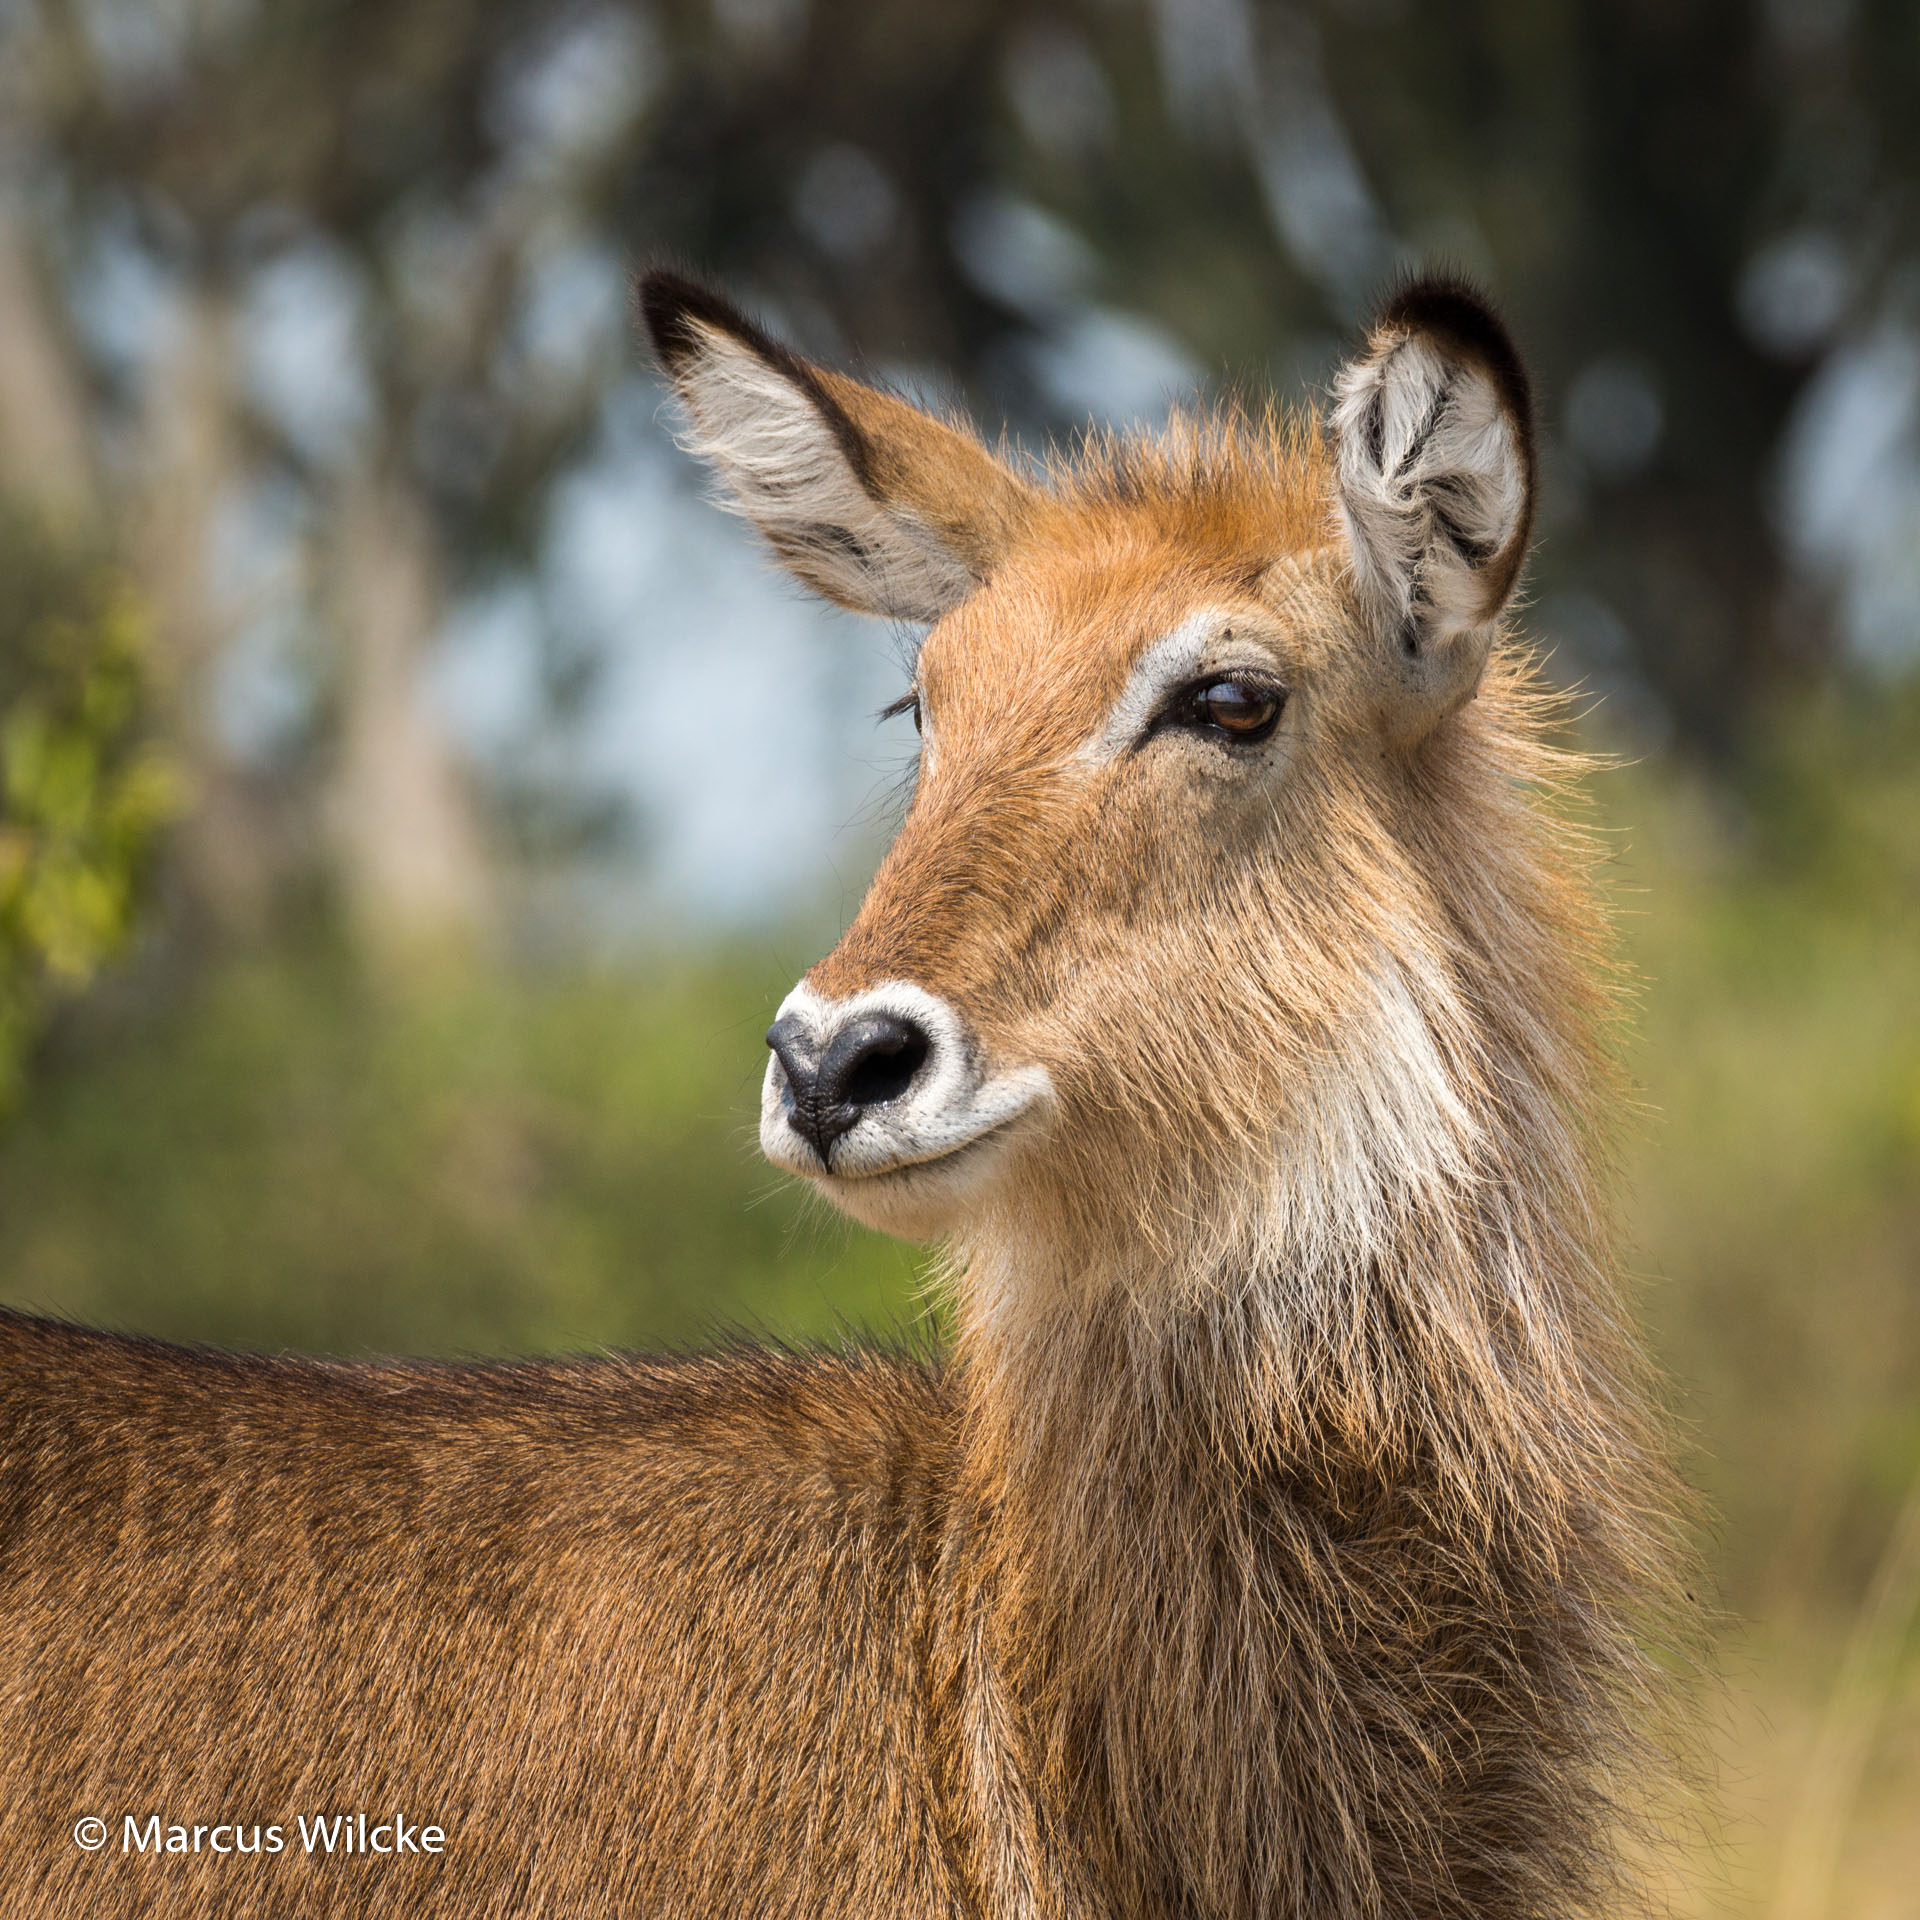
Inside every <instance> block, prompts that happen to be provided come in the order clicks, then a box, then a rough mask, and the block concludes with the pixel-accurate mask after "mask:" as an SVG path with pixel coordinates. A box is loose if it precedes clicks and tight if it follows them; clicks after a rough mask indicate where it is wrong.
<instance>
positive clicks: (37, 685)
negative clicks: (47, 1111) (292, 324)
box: [0, 517, 177, 1111]
mask: <svg viewBox="0 0 1920 1920" xmlns="http://www.w3.org/2000/svg"><path fill="white" fill-rule="evenodd" d="M0 578H4V579H5V581H6V583H7V590H6V594H5V596H4V598H0V1111H4V1110H5V1109H7V1108H9V1107H11V1106H12V1105H13V1104H14V1102H15V1101H16V1100H17V1098H18V1095H19V1091H20V1079H21V1073H22V1068H23V1064H24V1060H25V1056H26V1052H27V1049H28V1048H29V1047H30V1046H31V1044H32V1042H33V1040H34V1038H35V1036H36V1034H37V1033H38V1031H39V1029H40V1026H41V1024H42V1022H43V1020H44V1019H45V1017H46V1014H47V1012H48V1010H49V1008H50V1006H51V1005H52V1004H53V1003H54V1002H56V1001H57V1000H58V999H59V998H61V997H62V996H64V995H69V994H71V993H73V992H74V991H76V990H77V989H79V988H81V987H84V986H85V985H86V984H87V983H88V982H89V981H90V980H91V979H92V978H93V976H94V974H95V972H96V970H97V969H98V968H99V966H100V965H101V963H102V962H103V961H104V960H106V959H108V958H110V957H111V956H112V955H114V954H116V953H118V952H119V951H120V950H121V949H122V948H123V947H124V946H125V945H126V943H127V940H128V938H129V936H130V935H131V933H132V930H133V922H134V913H135V907H136V904H137V901H138V898H139V893H140V885H141V881H142V878H143V876H144V874H145V871H146V862H147V855H148V853H149V851H150V850H151V848H152V845H153V841H154V837H155V834H156V833H157V831H158V829H159V828H160V827H161V825H162V824H163V823H164V822H165V821H166V820H167V819H168V818H169V817H170V816H171V814H172V813H173V811H174V809H175V806H176V803H177V793H176V784H177V783H176V781H175V779H174V776H173V774H172V772H171V770H170V768H169V765H168V762H167V760H166V759H165V757H164V756H163V755H162V754H161V753H159V752H158V751H157V750H156V749H155V748H153V747H152V746H151V745H149V744H148V742H147V741H146V739H145V736H144V731H143V728H142V725H141V720H142V702H143V693H144V683H145V669H146V660H145V655H144V650H143V644H142V628H141V623H140V620H139V616H138V613H137V610H136V609H135V606H134V604H133V601H132V598H131V596H130V594H129V592H128V590H127V589H126V587H125V586H124V585H123V584H122V583H121V582H120V581H119V580H118V579H117V577H116V576H115V575H114V574H113V573H112V572H111V571H110V570H109V569H108V568H107V567H105V566H104V565H103V564H101V563H100V562H98V561H97V560H95V559H93V558H92V557H91V556H88V555H85V554H81V553H76V552H72V551H69V550H67V549H65V548H64V547H63V546H61V545H60V544H59V543H58V542H56V541H55V540H53V539H52V538H50V537H49V536H47V535H46V534H45V533H44V532H43V531H42V530H40V529H39V528H38V527H36V526H35V525H34V524H33V523H31V522H30V521H27V520H24V519H20V518H11V517H0Z"/></svg>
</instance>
